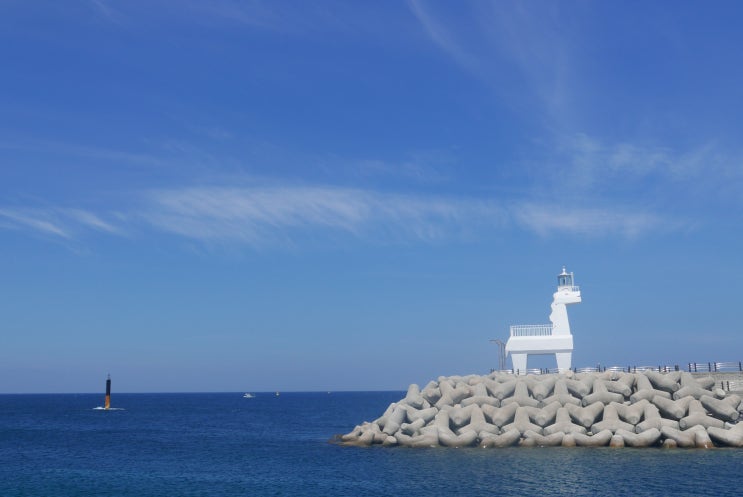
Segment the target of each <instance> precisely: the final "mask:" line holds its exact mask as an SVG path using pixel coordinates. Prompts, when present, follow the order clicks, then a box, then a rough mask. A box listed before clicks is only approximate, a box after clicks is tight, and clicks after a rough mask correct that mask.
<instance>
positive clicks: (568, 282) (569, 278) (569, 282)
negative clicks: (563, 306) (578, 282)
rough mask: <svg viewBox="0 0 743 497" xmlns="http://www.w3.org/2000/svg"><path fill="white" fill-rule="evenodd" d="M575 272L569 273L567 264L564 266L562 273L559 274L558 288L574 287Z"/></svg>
mask: <svg viewBox="0 0 743 497" xmlns="http://www.w3.org/2000/svg"><path fill="white" fill-rule="evenodd" d="M573 286H575V285H574V284H573V273H568V272H567V271H566V270H565V266H563V267H562V273H560V274H558V275H557V288H564V287H573Z"/></svg>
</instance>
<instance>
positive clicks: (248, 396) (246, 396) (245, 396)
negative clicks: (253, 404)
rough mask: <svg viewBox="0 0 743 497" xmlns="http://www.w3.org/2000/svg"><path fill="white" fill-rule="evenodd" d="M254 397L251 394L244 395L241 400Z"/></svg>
mask: <svg viewBox="0 0 743 497" xmlns="http://www.w3.org/2000/svg"><path fill="white" fill-rule="evenodd" d="M254 397H255V395H253V394H252V393H246V394H245V395H243V398H244V399H252V398H254Z"/></svg>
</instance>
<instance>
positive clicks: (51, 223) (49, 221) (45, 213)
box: [0, 207, 123, 240]
mask: <svg viewBox="0 0 743 497" xmlns="http://www.w3.org/2000/svg"><path fill="white" fill-rule="evenodd" d="M0 227H5V228H7V229H14V230H26V231H31V232H33V233H36V234H40V235H45V236H51V237H53V238H57V239H64V240H73V239H74V238H76V237H77V236H79V235H80V234H81V233H83V232H86V231H91V230H92V231H98V232H103V233H108V234H117V235H120V234H123V230H122V229H121V228H119V227H116V226H114V225H113V224H111V223H109V222H106V221H104V220H103V219H101V217H100V216H99V215H97V214H94V213H93V212H90V211H87V210H83V209H77V208H60V207H45V208H39V207H0Z"/></svg>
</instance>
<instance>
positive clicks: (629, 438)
mask: <svg viewBox="0 0 743 497" xmlns="http://www.w3.org/2000/svg"><path fill="white" fill-rule="evenodd" d="M616 434H617V435H619V436H621V437H622V438H623V439H624V444H625V445H629V446H630V447H650V446H651V445H655V443H656V442H658V440H660V437H661V433H660V430H658V429H657V428H650V429H649V430H645V431H643V432H642V433H635V432H634V431H627V430H623V429H621V428H620V429H618V430H617V432H616Z"/></svg>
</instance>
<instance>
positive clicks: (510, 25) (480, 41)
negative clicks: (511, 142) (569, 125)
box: [408, 0, 572, 127]
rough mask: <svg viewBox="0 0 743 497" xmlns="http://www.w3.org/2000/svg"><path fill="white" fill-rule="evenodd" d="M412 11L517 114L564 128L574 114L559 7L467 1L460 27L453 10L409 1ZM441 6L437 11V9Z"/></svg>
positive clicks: (444, 47) (441, 44)
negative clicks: (546, 119) (451, 14)
mask: <svg viewBox="0 0 743 497" xmlns="http://www.w3.org/2000/svg"><path fill="white" fill-rule="evenodd" d="M408 5H409V7H410V11H411V12H412V13H413V15H414V16H415V18H416V19H417V20H418V22H419V23H420V25H421V26H422V27H423V29H424V30H425V32H426V33H427V34H428V35H429V37H430V38H431V41H433V42H434V43H435V44H436V45H437V46H438V47H439V48H440V49H441V50H443V52H444V53H446V54H447V55H449V56H450V57H451V58H452V60H453V61H455V62H456V63H457V64H458V65H460V66H461V67H462V68H463V69H464V70H466V71H467V72H468V73H470V74H471V75H472V76H474V77H475V78H477V79H478V80H480V81H483V82H484V83H485V84H487V85H489V86H490V88H491V89H492V90H493V91H494V92H495V93H496V94H498V95H499V96H500V97H501V99H502V100H503V101H504V102H506V101H507V102H509V104H511V105H513V106H514V107H515V108H516V109H518V111H519V112H524V111H526V109H527V108H528V109H529V110H528V112H531V113H536V117H537V118H539V119H541V118H543V117H544V116H543V115H545V116H546V117H547V118H548V121H549V122H550V125H551V126H555V125H556V124H558V125H559V126H560V127H562V126H563V121H565V120H566V119H568V118H569V115H570V114H571V107H570V103H571V96H572V95H571V90H570V86H571V85H570V76H571V74H572V72H571V64H572V56H571V54H572V50H571V48H570V47H571V45H572V42H571V40H570V39H569V37H568V36H567V34H566V32H564V31H561V30H560V29H559V27H560V25H561V19H560V8H559V5H558V4H552V3H542V4H539V5H538V6H535V5H534V4H533V3H530V2H518V1H513V2H496V3H488V2H464V3H463V4H462V5H460V6H458V7H457V9H456V10H457V13H458V14H459V15H458V16H457V17H464V18H465V19H466V22H459V24H456V23H455V22H452V16H450V15H448V14H449V13H448V12H444V11H443V10H442V9H441V8H440V7H441V6H442V5H443V6H444V7H445V9H448V8H450V7H451V6H449V5H447V4H445V3H444V4H438V6H435V5H434V4H433V2H427V1H426V0H408ZM437 7H439V8H437ZM535 103H536V105H534V104H535Z"/></svg>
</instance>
